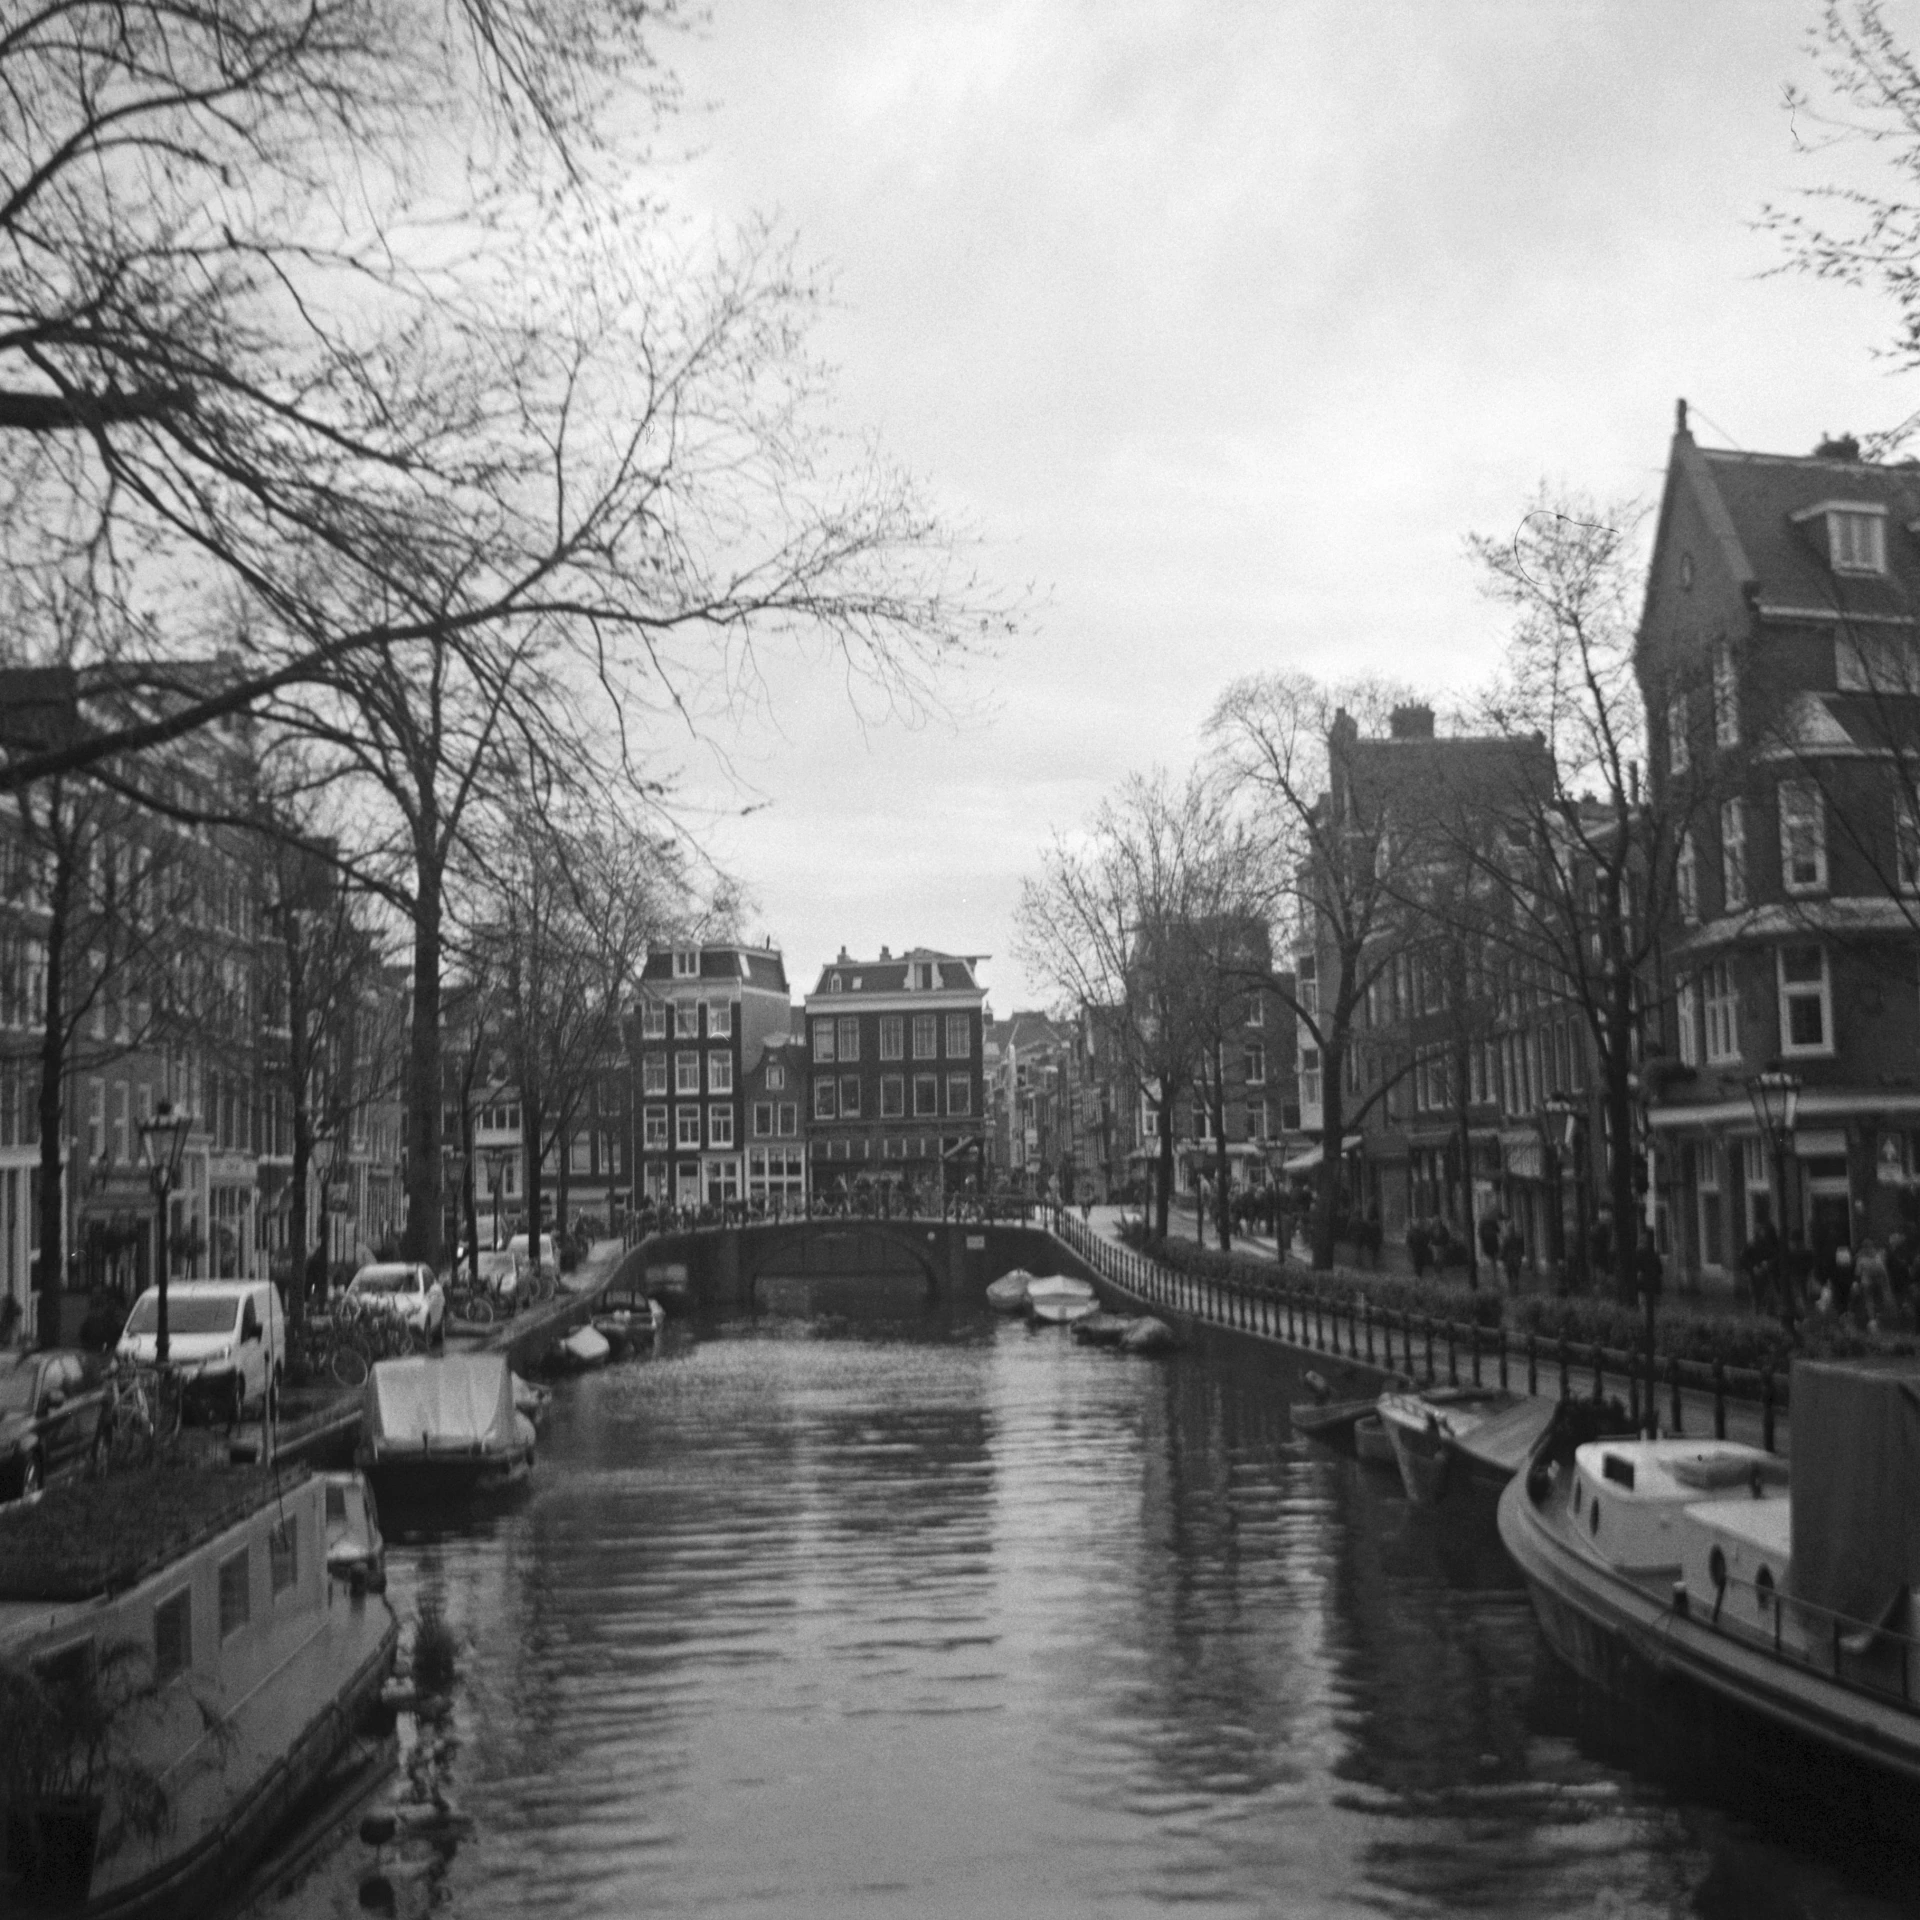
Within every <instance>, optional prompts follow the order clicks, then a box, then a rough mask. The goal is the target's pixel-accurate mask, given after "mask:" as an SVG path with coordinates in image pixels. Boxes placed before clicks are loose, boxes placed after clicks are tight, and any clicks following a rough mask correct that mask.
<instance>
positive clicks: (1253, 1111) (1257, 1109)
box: [1247, 1100, 1267, 1140]
mask: <svg viewBox="0 0 1920 1920" xmlns="http://www.w3.org/2000/svg"><path fill="white" fill-rule="evenodd" d="M1266 1137H1267V1103H1266V1102H1265V1101H1264V1100H1252V1101H1249V1102H1248V1103H1247V1138H1248V1139H1249V1140H1264V1139H1265V1138H1266Z"/></svg>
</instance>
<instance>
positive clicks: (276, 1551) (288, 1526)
mask: <svg viewBox="0 0 1920 1920" xmlns="http://www.w3.org/2000/svg"><path fill="white" fill-rule="evenodd" d="M299 1578H300V1522H299V1521H298V1519H296V1518H295V1517H294V1516H293V1515H292V1514H289V1515H288V1516H287V1518H286V1519H284V1520H282V1521H281V1522H280V1523H279V1525H278V1526H273V1527H269V1528H268V1529H267V1584H268V1585H269V1586H270V1587H272V1589H273V1591H274V1592H275V1593H285V1592H286V1590H287V1589H288V1588H289V1587H290V1586H292V1585H293V1583H294V1582H295V1581H296V1580H298V1579H299Z"/></svg>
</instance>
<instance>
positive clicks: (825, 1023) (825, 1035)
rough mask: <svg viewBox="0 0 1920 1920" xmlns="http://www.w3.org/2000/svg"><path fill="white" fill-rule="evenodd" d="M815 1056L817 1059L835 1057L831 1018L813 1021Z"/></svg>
mask: <svg viewBox="0 0 1920 1920" xmlns="http://www.w3.org/2000/svg"><path fill="white" fill-rule="evenodd" d="M813 1057H814V1058H815V1059H816V1060H831V1059H833V1058H834V1057H835V1055H834V1050H833V1022H832V1021H831V1020H816V1021H815V1022H814V1023H813Z"/></svg>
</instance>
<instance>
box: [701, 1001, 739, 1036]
mask: <svg viewBox="0 0 1920 1920" xmlns="http://www.w3.org/2000/svg"><path fill="white" fill-rule="evenodd" d="M732 1033H733V1002H732V1001H731V1000H709V1001H708V1002H707V1038H708V1039H709V1040H725V1039H728V1038H730V1037H731V1036H732Z"/></svg>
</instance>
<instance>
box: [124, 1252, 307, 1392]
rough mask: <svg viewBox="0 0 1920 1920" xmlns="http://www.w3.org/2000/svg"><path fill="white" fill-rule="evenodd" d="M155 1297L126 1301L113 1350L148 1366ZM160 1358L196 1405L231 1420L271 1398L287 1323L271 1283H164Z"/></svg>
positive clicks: (283, 1360) (150, 1293) (156, 1315)
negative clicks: (164, 1354) (163, 1334)
mask: <svg viewBox="0 0 1920 1920" xmlns="http://www.w3.org/2000/svg"><path fill="white" fill-rule="evenodd" d="M159 1328H160V1295H159V1292H158V1290H157V1289H156V1288H153V1287H149V1288H148V1289H147V1290H146V1292H145V1293H143V1294H142V1295H141V1296H140V1298H139V1299H138V1300H136V1301H135V1302H134V1303H133V1311H132V1312H131V1313H130V1314H128V1315H127V1324H126V1326H125V1328H124V1329H123V1330H122V1331H121V1334H120V1342H119V1345H118V1346H117V1347H116V1348H115V1352H116V1353H117V1354H118V1355H119V1357H120V1358H121V1359H123V1360H132V1361H137V1362H139V1363H141V1364H142V1365H145V1366H151V1365H152V1364H153V1361H154V1357H155V1356H154V1347H155V1345H156V1342H157V1339H158V1334H159ZM167 1357H168V1361H169V1364H170V1365H171V1366H172V1367H173V1369H174V1370H175V1372H176V1373H178V1374H179V1376H180V1377H181V1379H182V1380H183V1381H184V1382H185V1384H186V1389H187V1394H188V1397H189V1399H191V1400H192V1401H193V1402H194V1403H195V1404H196V1405H200V1406H205V1407H207V1408H209V1409H210V1410H211V1411H212V1412H214V1413H216V1414H219V1415H222V1416H224V1417H225V1418H227V1419H230V1420H238V1419H239V1418H241V1417H242V1416H243V1414H244V1413H245V1411H246V1410H247V1409H248V1408H251V1407H259V1408H264V1407H265V1404H266V1398H267V1395H268V1394H269V1393H272V1394H274V1395H275V1397H276V1398H277V1397H278V1394H279V1386H280V1378H281V1375H282V1374H283V1373H284V1372H285V1371H286V1365H287V1322H286V1316H285V1315H284V1314H283V1313H282V1312H281V1309H280V1295H279V1294H278V1292H276V1291H275V1289H274V1285H273V1282H272V1281H270V1280H175V1281H173V1282H172V1283H171V1284H169V1286H168V1288H167Z"/></svg>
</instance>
